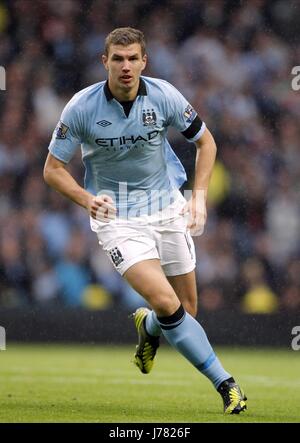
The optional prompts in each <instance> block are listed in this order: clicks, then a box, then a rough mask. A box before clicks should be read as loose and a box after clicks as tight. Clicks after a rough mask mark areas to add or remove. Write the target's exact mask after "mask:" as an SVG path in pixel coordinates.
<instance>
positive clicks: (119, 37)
mask: <svg viewBox="0 0 300 443" xmlns="http://www.w3.org/2000/svg"><path fill="white" fill-rule="evenodd" d="M133 43H139V44H140V45H141V50H142V55H145V52H146V42H145V37H144V34H143V33H142V31H140V30H139V29H134V28H130V27H126V28H116V29H114V30H113V31H112V32H110V33H109V34H108V36H107V37H106V39H105V46H104V53H105V55H106V56H107V55H108V52H109V47H110V45H122V46H128V45H132V44H133Z"/></svg>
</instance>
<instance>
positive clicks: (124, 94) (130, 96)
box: [108, 82, 139, 102]
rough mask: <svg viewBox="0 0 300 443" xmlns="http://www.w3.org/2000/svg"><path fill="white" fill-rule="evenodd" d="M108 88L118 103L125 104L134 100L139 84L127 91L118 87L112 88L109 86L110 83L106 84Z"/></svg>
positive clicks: (112, 86)
mask: <svg viewBox="0 0 300 443" xmlns="http://www.w3.org/2000/svg"><path fill="white" fill-rule="evenodd" d="M108 87H109V89H110V92H111V93H112V95H113V96H114V98H115V99H116V100H118V101H119V102H127V101H133V100H135V98H136V96H137V93H138V89H139V82H138V83H137V84H136V85H134V86H133V87H132V88H131V89H128V90H124V89H123V88H119V87H118V86H115V87H114V85H111V84H110V82H108Z"/></svg>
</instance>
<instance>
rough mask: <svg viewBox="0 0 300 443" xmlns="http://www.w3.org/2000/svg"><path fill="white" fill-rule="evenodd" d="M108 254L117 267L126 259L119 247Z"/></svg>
mask: <svg viewBox="0 0 300 443" xmlns="http://www.w3.org/2000/svg"><path fill="white" fill-rule="evenodd" d="M108 253H109V256H110V258H111V260H112V262H113V264H114V265H115V267H118V266H119V265H120V264H121V263H122V262H123V261H124V258H123V256H122V254H121V252H120V250H119V249H118V248H117V247H115V248H112V249H110V251H108Z"/></svg>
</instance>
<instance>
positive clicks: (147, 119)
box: [143, 109, 156, 126]
mask: <svg viewBox="0 0 300 443" xmlns="http://www.w3.org/2000/svg"><path fill="white" fill-rule="evenodd" d="M143 124H144V126H152V125H155V124H156V114H155V112H154V109H147V110H146V109H143Z"/></svg>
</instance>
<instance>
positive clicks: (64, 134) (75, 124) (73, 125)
mask: <svg viewBox="0 0 300 443" xmlns="http://www.w3.org/2000/svg"><path fill="white" fill-rule="evenodd" d="M81 142H82V131H81V122H80V118H79V112H78V110H77V109H76V106H75V104H74V103H72V100H71V101H70V102H69V103H68V104H67V105H66V107H65V108H64V110H63V112H62V114H61V117H60V120H59V122H58V124H57V126H56V128H55V129H54V132H53V135H52V139H51V141H50V144H49V147H48V149H49V151H50V153H51V154H52V155H53V156H54V157H56V158H57V159H58V160H61V161H63V162H64V163H68V162H69V161H70V160H71V158H72V157H73V155H74V154H75V151H76V150H77V148H78V145H80V143H81Z"/></svg>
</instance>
